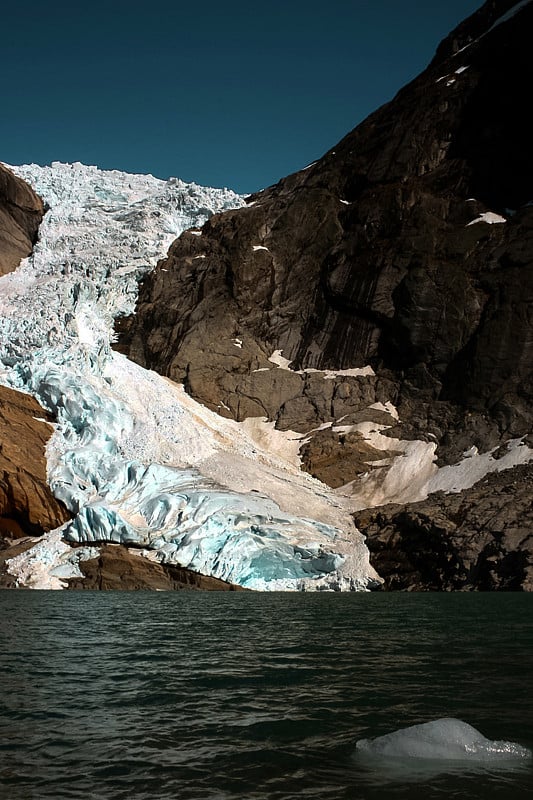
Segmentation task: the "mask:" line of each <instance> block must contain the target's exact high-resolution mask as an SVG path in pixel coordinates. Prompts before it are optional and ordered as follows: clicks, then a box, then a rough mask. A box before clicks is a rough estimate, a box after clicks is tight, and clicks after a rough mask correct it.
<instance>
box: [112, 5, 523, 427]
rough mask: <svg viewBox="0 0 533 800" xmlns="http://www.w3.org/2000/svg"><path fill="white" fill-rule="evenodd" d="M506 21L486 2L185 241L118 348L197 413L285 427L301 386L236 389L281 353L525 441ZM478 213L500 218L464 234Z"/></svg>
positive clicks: (518, 144)
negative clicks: (320, 143) (345, 128)
mask: <svg viewBox="0 0 533 800" xmlns="http://www.w3.org/2000/svg"><path fill="white" fill-rule="evenodd" d="M513 5H516V4H513V3H511V2H496V0H494V1H492V2H489V3H486V4H485V5H484V6H483V7H482V8H481V9H480V10H479V11H478V12H476V14H474V15H473V16H472V17H471V18H470V19H469V20H467V21H465V22H464V23H462V24H461V25H460V26H459V27H458V28H457V30H456V31H454V32H453V33H452V34H451V35H450V36H449V37H448V38H447V39H446V40H445V41H444V42H443V43H442V44H441V45H440V47H439V49H438V51H437V55H436V56H435V58H434V60H433V62H432V63H431V64H430V66H429V67H428V68H427V69H426V71H425V72H424V73H422V75H421V76H419V78H417V79H416V80H414V81H413V82H412V83H411V84H409V85H408V86H407V87H406V88H404V89H403V90H402V91H400V92H399V94H398V95H397V96H396V97H395V98H394V100H392V101H391V102H390V103H388V104H387V105H385V106H383V107H382V108H380V109H379V110H378V111H376V112H375V113H374V114H373V115H371V116H370V117H369V118H368V119H367V120H366V121H365V122H364V123H362V124H361V125H359V126H358V127H357V128H356V129H355V130H354V131H352V132H351V133H350V134H348V136H346V137H345V138H344V139H343V140H342V141H341V142H340V143H339V144H337V145H336V146H335V147H334V148H332V150H330V151H329V152H328V153H327V154H326V155H325V156H324V157H323V158H321V159H320V160H319V161H318V162H317V163H316V164H314V165H312V166H310V167H309V168H306V169H304V170H302V171H300V172H298V173H296V174H294V175H291V176H289V177H288V178H286V179H284V180H282V181H280V182H279V183H278V184H277V185H276V186H273V187H271V188H269V189H267V190H265V191H263V192H260V193H258V194H256V195H254V196H253V197H252V198H251V203H250V205H249V207H248V208H246V209H243V210H238V211H234V212H227V213H225V214H222V215H218V216H215V217H213V218H212V219H211V220H210V221H209V222H208V223H207V224H206V225H205V226H204V228H203V229H202V232H201V235H194V234H192V233H189V232H187V233H185V234H183V235H182V236H181V237H180V239H178V240H177V241H176V242H175V243H174V245H173V247H172V248H171V250H170V253H169V258H168V259H167V261H166V262H164V264H160V268H159V269H158V270H156V272H154V273H153V274H152V275H151V276H150V277H149V278H147V280H146V282H145V283H144V285H143V287H142V290H141V294H140V299H139V305H138V311H137V314H136V316H135V318H134V319H132V320H130V321H123V322H122V324H121V326H120V327H121V330H122V333H123V337H122V344H121V347H122V348H124V349H125V350H126V351H127V352H128V353H129V354H130V355H131V357H133V358H134V359H135V360H138V361H139V362H140V363H142V364H144V365H146V366H148V367H150V368H154V369H156V370H158V371H159V372H161V373H163V374H166V375H169V376H170V377H172V378H174V379H176V380H180V381H185V383H186V385H187V386H188V388H189V390H190V391H191V393H193V394H194V395H195V396H197V397H198V398H199V399H201V400H203V401H204V402H206V403H208V404H209V405H211V407H214V408H216V407H217V404H218V406H219V407H220V404H222V405H223V406H227V407H228V408H229V409H230V412H229V413H231V414H232V415H233V416H235V417H237V418H243V417H245V416H250V415H251V414H253V413H255V414H257V413H262V414H264V413H267V415H268V416H269V417H270V418H271V419H277V421H278V424H279V425H280V427H287V425H288V423H287V425H285V423H284V420H283V415H284V412H285V406H286V404H287V402H290V403H292V404H293V405H294V402H295V401H296V400H297V401H298V403H299V405H300V406H304V405H305V406H307V405H308V403H307V400H306V399H305V396H306V393H305V388H304V386H303V383H304V381H303V379H301V380H299V384H300V385H298V386H296V385H295V386H291V387H290V389H288V388H287V387H285V386H283V387H282V388H281V390H280V387H279V383H280V381H282V382H286V380H289V379H287V378H286V376H285V377H283V378H280V376H279V374H278V375H276V374H273V375H270V376H268V374H267V373H266V372H265V373H263V374H261V373H259V376H260V378H259V377H258V374H257V373H255V378H254V379H253V380H251V378H250V376H251V375H252V376H253V375H254V373H253V370H254V369H255V370H257V369H264V368H265V367H266V366H269V364H268V362H266V360H265V356H268V355H270V354H271V353H272V352H273V351H274V350H276V349H281V350H282V351H283V355H284V356H285V357H286V358H289V359H291V360H292V361H293V364H292V366H293V368H295V369H298V368H305V367H314V368H318V369H339V368H347V367H356V366H361V365H364V364H371V365H372V366H373V367H374V368H375V369H376V371H377V372H378V375H381V376H384V377H386V378H387V380H389V379H392V381H393V383H394V384H395V389H393V390H391V388H390V386H389V387H388V391H389V392H390V391H392V392H393V395H394V396H390V395H389V396H390V399H391V400H393V401H395V402H400V403H401V402H402V400H403V399H405V400H407V401H409V402H411V400H412V396H413V394H414V395H416V398H417V400H422V399H423V400H426V401H434V400H441V401H452V402H453V403H459V404H461V405H462V406H466V407H468V408H469V409H471V410H474V411H478V412H480V413H481V414H485V413H486V412H490V414H491V415H492V417H493V418H494V419H495V420H496V421H497V422H498V425H499V427H500V431H507V433H508V435H521V434H523V433H525V432H526V431H527V430H530V429H531V407H532V406H531V399H532V381H531V364H532V362H533V336H532V332H531V324H530V319H529V317H528V311H527V309H528V304H530V303H531V300H532V299H533V298H532V297H531V295H532V293H533V280H532V278H531V268H532V261H533V207H532V206H530V205H528V203H529V201H531V200H533V196H532V195H531V191H532V190H531V187H532V186H533V163H532V158H533V156H532V148H531V145H530V142H529V137H528V130H529V128H528V123H527V115H528V103H527V97H528V92H529V89H528V87H529V86H530V85H531V78H532V70H533V66H532V62H531V59H530V55H529V43H530V37H531V32H532V30H533V4H526V5H525V6H524V7H522V8H520V9H519V11H518V12H517V13H516V14H515V15H514V16H510V18H509V19H507V20H504V21H501V22H499V23H498V19H499V18H501V17H502V15H505V12H507V11H508V9H509V8H510V7H511V6H513ZM493 26H494V27H493ZM486 212H492V214H497V215H498V216H499V217H500V218H501V219H502V220H505V222H495V223H494V224H489V222H487V221H479V222H476V223H474V220H476V219H477V218H479V217H480V216H481V215H482V214H484V213H486ZM489 219H490V217H489ZM492 219H496V217H492ZM471 223H473V224H471ZM259 248H261V249H259ZM265 248H266V249H265ZM233 340H235V341H236V340H242V345H241V346H240V347H239V348H237V347H236V344H235V341H233ZM270 366H271V365H270ZM278 372H279V371H278ZM292 380H293V382H294V379H292ZM273 381H275V382H277V385H276V386H274V385H273ZM374 383H375V382H374ZM372 391H374V388H373V389H372ZM308 394H309V392H307V395H308ZM367 394H368V392H367ZM378 394H379V390H378ZM265 398H266V399H265ZM311 405H312V403H311ZM350 410H356V407H355V406H354V407H353V408H351V409H350ZM290 416H291V417H292V418H294V416H297V414H296V415H295V414H293V413H292V412H291V415H290ZM315 416H316V415H315ZM319 416H320V415H318V417H319ZM405 416H406V414H405V413H404V417H405ZM318 417H317V418H318ZM309 421H310V420H309ZM314 421H316V420H314Z"/></svg>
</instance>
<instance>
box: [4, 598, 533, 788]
mask: <svg viewBox="0 0 533 800" xmlns="http://www.w3.org/2000/svg"><path fill="white" fill-rule="evenodd" d="M532 612H533V597H531V596H530V595H524V594H505V595H502V594H472V595H465V594H455V595H454V594H417V595H409V594H394V595H393V594H330V593H327V594H253V593H217V592H213V593H200V592H198V593H197V592H177V593H159V592H156V593H149V592H132V593H120V592H102V593H98V592H94V593H93V592H29V591H26V592H25V591H19V592H16V591H12V592H9V591H3V592H0V668H1V676H2V683H1V687H2V688H1V693H0V698H1V699H0V762H1V763H0V797H1V798H5V799H6V800H27V799H28V798H31V800H33V799H34V798H35V800H40V799H41V798H47V799H48V798H50V799H52V798H53V800H62V799H63V798H76V800H145V799H146V800H167V798H168V799H169V800H170V798H173V800H175V799H176V798H180V799H181V798H183V800H196V798H198V799H199V800H200V798H201V799H202V800H293V798H319V800H341V798H342V799H343V800H344V798H346V800H348V799H350V800H358V799H359V798H360V799H361V800H374V798H384V797H391V798H425V799H427V798H433V797H435V798H439V797H444V796H445V797H452V798H454V797H455V798H461V800H464V799H466V800H468V798H492V797H500V798H508V797H513V798H526V797H531V796H533V767H532V765H531V764H528V765H523V766H521V767H518V768H516V769H513V770H504V769H496V768H490V769H486V768H479V767H478V768H475V767H474V768H470V767H468V766H466V767H465V766H464V765H463V766H459V765H456V764H444V765H442V767H441V768H440V769H435V765H427V764H415V765H407V764H405V763H399V764H385V765H384V764H372V763H368V762H365V761H362V760H360V759H358V758H357V757H356V756H355V742H356V741H357V739H359V738H362V737H368V736H377V735H381V734H384V733H387V732H389V731H391V730H395V729H397V728H400V727H404V726H407V725H412V724H415V723H419V722H425V721H427V720H429V719H435V718H438V717H447V716H453V717H459V718H460V719H463V720H465V721H466V722H469V723H470V724H472V725H474V726H475V727H476V728H478V729H479V730H480V731H481V732H482V733H483V734H484V735H486V736H488V737H489V738H491V739H509V740H513V741H517V742H520V743H521V744H523V745H526V746H528V747H532V746H533V669H532V665H533V615H532Z"/></svg>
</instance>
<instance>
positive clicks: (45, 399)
mask: <svg viewBox="0 0 533 800" xmlns="http://www.w3.org/2000/svg"><path fill="white" fill-rule="evenodd" d="M10 169H12V170H13V172H15V174H17V175H19V176H20V177H21V178H23V179H24V180H26V181H27V182H28V183H29V184H30V185H31V186H32V187H33V188H34V189H35V190H36V191H37V192H38V193H39V194H40V195H41V196H42V197H43V199H44V200H45V202H46V204H47V207H48V210H47V213H46V215H45V218H44V220H43V223H42V225H41V228H40V231H39V241H38V243H37V245H36V247H35V249H34V252H33V254H32V256H30V257H29V258H28V259H25V260H24V261H23V262H22V264H21V265H20V267H19V268H18V269H17V270H16V271H15V272H13V273H11V274H9V275H6V276H4V277H2V278H1V279H0V382H2V383H3V384H5V385H6V386H10V387H12V388H15V389H18V390H21V391H25V392H29V393H31V394H32V395H33V396H34V397H36V398H37V399H38V400H39V402H40V403H41V404H42V405H43V406H44V407H45V408H46V409H47V410H49V411H50V412H52V413H53V414H54V416H55V418H56V420H57V422H56V424H55V430H54V434H53V436H52V438H51V439H50V442H49V444H48V447H47V463H48V480H49V484H50V487H51V489H52V491H53V493H54V495H55V496H56V497H58V498H59V499H61V500H62V501H63V502H64V503H65V505H66V506H67V508H68V509H69V510H70V511H71V513H72V514H73V519H72V520H71V521H70V522H68V523H66V524H65V525H64V526H63V527H62V528H61V529H58V530H57V531H52V532H51V533H49V534H45V536H44V537H43V538H42V539H41V541H40V542H39V543H38V544H37V545H36V546H35V547H33V548H32V549H30V550H28V551H26V553H23V554H22V555H20V556H17V558H16V559H12V561H11V562H10V563H9V569H10V571H11V572H12V573H13V574H15V575H17V576H18V578H19V580H20V583H21V585H25V586H31V587H34V588H62V587H63V586H64V585H65V584H64V581H63V580H62V579H64V578H66V577H68V576H69V575H75V574H79V572H77V571H76V570H78V566H79V561H80V558H82V555H81V553H82V552H84V553H85V556H84V557H94V552H95V549H94V548H95V546H97V544H98V543H102V542H118V543H122V544H127V545H130V546H135V547H137V548H140V549H141V550H140V552H143V549H144V550H146V551H150V552H151V555H152V556H154V555H155V557H156V559H157V560H159V561H161V562H164V563H170V564H179V565H181V566H185V567H189V568H191V569H193V570H195V571H198V572H201V573H204V574H207V575H212V576H214V577H218V578H222V579H224V580H228V581H231V582H233V583H237V584H239V585H241V586H245V587H248V588H251V589H256V590H289V591H291V590H292V591H294V590H360V591H364V590H367V589H368V588H369V587H371V586H372V585H375V584H376V583H377V582H379V578H378V576H377V575H376V573H375V572H374V570H373V569H372V567H371V566H370V564H369V560H368V551H367V549H366V547H365V545H364V541H363V537H362V536H361V535H360V534H359V533H358V532H357V531H356V529H355V528H354V526H353V523H352V521H351V518H350V516H349V514H348V513H347V511H346V510H345V509H344V507H343V505H342V503H341V501H340V500H339V499H338V498H337V497H336V496H335V494H334V492H333V491H331V490H329V489H328V487H326V486H324V485H323V484H321V483H320V482H318V481H316V480H315V479H313V478H311V477H310V476H309V475H306V474H305V473H303V472H301V471H300V470H299V468H298V465H297V464H295V463H293V462H292V461H291V460H290V459H286V458H284V457H283V454H281V453H280V452H279V448H278V449H277V451H276V452H271V451H270V450H269V449H268V448H267V447H263V446H262V444H261V440H260V437H259V438H258V437H254V436H253V435H252V433H251V432H250V431H251V428H250V426H246V425H243V424H238V423H235V422H233V421H232V420H227V419H224V418H222V417H219V416H218V415H216V414H215V413H213V412H210V411H209V410H208V409H206V408H204V407H202V406H200V405H199V404H198V403H196V402H195V401H194V400H192V399H191V398H190V397H188V396H187V395H186V393H185V392H184V391H183V387H180V386H178V385H175V384H172V383H171V382H170V381H168V380H167V379H165V378H162V377H160V376H159V375H156V374H155V373H153V372H150V371H148V370H144V369H143V368H141V367H139V366H138V365H136V364H134V363H132V362H130V361H129V360H128V359H127V358H125V356H123V355H121V354H120V353H117V352H115V351H114V350H113V349H112V343H113V339H114V333H113V328H114V320H115V319H116V318H117V317H118V316H120V315H126V314H130V313H133V312H134V309H135V302H136V297H137V287H138V282H139V280H140V279H141V278H142V276H143V275H144V274H146V272H147V271H149V270H151V269H154V268H157V262H158V260H159V259H161V258H162V257H164V256H165V254H166V251H167V249H168V247H169V245H170V244H171V242H172V241H173V240H174V239H175V238H176V237H177V236H178V235H179V234H180V233H181V232H182V231H183V230H185V229H186V228H198V227H200V226H201V225H202V224H203V223H204V222H205V221H206V220H207V219H208V218H209V216H211V215H212V214H214V213H218V212H220V211H223V210H225V209H229V208H239V207H242V206H244V200H243V198H242V197H240V196H238V195H237V194H235V193H234V192H232V191H231V190H228V189H210V188H206V187H201V186H197V185H196V184H187V183H184V182H183V181H181V180H179V179H177V178H171V179H169V180H167V181H163V180H160V179H158V178H155V177H153V176H151V175H129V174H127V173H123V172H119V171H116V170H113V171H104V170H100V169H98V168H97V167H94V166H85V165H83V164H80V163H75V164H62V163H59V162H53V163H52V164H51V165H50V166H49V167H41V166H38V165H35V164H32V165H24V166H18V167H17V166H14V167H10ZM198 232H199V231H198ZM258 487H259V488H258ZM60 542H61V544H59V543H60ZM65 542H70V543H72V545H73V546H74V545H81V544H84V545H88V547H85V549H83V548H79V547H76V548H74V547H73V548H69V547H68V545H67V546H65ZM69 569H70V570H71V572H69Z"/></svg>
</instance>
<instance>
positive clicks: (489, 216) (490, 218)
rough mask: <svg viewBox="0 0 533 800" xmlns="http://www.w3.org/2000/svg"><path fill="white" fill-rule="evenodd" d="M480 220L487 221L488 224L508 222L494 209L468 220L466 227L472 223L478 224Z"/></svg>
mask: <svg viewBox="0 0 533 800" xmlns="http://www.w3.org/2000/svg"><path fill="white" fill-rule="evenodd" d="M478 222H486V223H487V224H488V225H494V224H497V223H500V222H507V220H506V219H505V217H502V216H501V215H500V214H495V213H494V211H484V212H483V214H480V215H479V217H476V219H473V220H472V222H468V223H467V224H466V225H465V227H466V228H468V227H469V226H470V225H476V224H477V223H478Z"/></svg>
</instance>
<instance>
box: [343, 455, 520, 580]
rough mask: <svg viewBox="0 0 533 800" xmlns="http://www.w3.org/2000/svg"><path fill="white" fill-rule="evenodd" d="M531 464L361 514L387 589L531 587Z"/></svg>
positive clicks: (362, 527) (362, 526) (361, 523)
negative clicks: (463, 488) (466, 486)
mask: <svg viewBox="0 0 533 800" xmlns="http://www.w3.org/2000/svg"><path fill="white" fill-rule="evenodd" d="M532 485H533V465H531V464H527V465H522V466H519V467H515V468H514V469H512V470H509V471H506V472H500V473H493V474H492V475H489V476H487V477H486V478H485V479H484V480H483V481H480V482H479V483H478V484H477V485H476V486H473V487H472V488H471V489H467V490H466V491H464V492H459V493H457V494H447V495H446V494H443V493H442V492H439V493H437V494H435V495H432V496H431V497H429V498H428V499H427V500H425V501H423V502H421V503H409V504H407V505H405V506H392V505H389V506H384V507H382V508H373V509H368V510H367V511H360V512H358V513H357V514H355V522H356V525H357V526H358V527H359V529H360V530H361V532H362V533H364V534H365V535H366V536H367V546H368V548H369V550H370V554H371V562H372V564H373V566H374V568H375V569H376V570H377V571H378V572H379V574H380V575H381V577H382V578H383V579H384V584H383V589H384V590H385V591H387V590H388V591H391V590H401V591H405V590H408V591H430V590H438V591H458V590H460V591H473V590H481V591H490V590H500V591H502V590H503V591H533V504H532V502H531V486H532Z"/></svg>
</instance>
